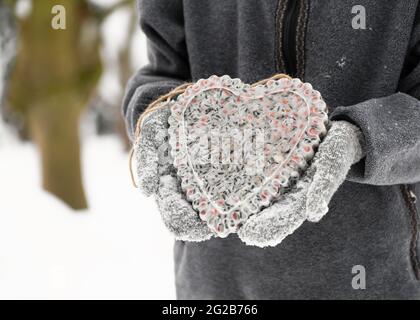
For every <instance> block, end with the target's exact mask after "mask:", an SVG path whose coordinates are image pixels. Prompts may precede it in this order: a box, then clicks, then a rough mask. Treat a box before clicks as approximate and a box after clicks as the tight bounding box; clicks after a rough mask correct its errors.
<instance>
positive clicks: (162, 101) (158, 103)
mask: <svg viewBox="0 0 420 320" xmlns="http://www.w3.org/2000/svg"><path fill="white" fill-rule="evenodd" d="M284 78H287V79H292V77H290V76H289V75H287V74H284V73H278V74H275V75H273V76H272V77H270V78H267V79H264V80H261V81H258V82H255V83H253V84H252V85H251V86H252V87H256V86H261V85H265V84H266V83H267V82H269V81H275V80H279V79H284ZM193 84H194V83H192V82H187V83H184V84H182V85H180V86H178V87H176V88H175V89H173V90H172V91H170V92H169V93H167V94H165V95H163V96H160V97H159V98H158V99H156V100H154V101H153V102H152V103H151V104H149V106H148V107H147V108H146V109H145V110H144V112H143V113H142V114H141V116H140V117H139V119H138V121H137V124H136V130H135V134H134V138H135V141H137V140H138V139H139V138H140V135H141V127H142V125H143V122H144V120H145V119H146V118H147V116H148V115H150V114H151V113H152V112H154V111H156V110H158V109H160V108H164V107H165V106H166V105H167V104H168V103H169V102H170V101H171V100H173V99H174V98H175V97H177V96H178V95H180V94H183V93H184V92H185V91H186V90H187V88H188V87H190V86H192V85H193ZM134 155H135V148H134V145H133V147H132V148H131V151H130V156H129V160H128V161H129V170H130V177H131V182H132V183H133V186H134V187H135V188H138V184H137V182H136V179H135V176H134V173H133V159H134Z"/></svg>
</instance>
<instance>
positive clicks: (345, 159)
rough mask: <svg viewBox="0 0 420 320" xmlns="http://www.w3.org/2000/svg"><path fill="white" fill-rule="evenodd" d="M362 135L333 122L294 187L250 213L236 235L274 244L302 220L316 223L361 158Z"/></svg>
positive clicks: (250, 242)
mask: <svg viewBox="0 0 420 320" xmlns="http://www.w3.org/2000/svg"><path fill="white" fill-rule="evenodd" d="M362 141H363V136H362V133H361V132H360V130H359V129H358V128H357V127H356V126H354V125H352V124H350V123H348V122H346V121H333V122H332V125H331V128H330V130H329V131H328V133H327V136H326V137H325V139H324V141H323V142H322V143H321V144H320V146H319V148H318V151H317V153H316V154H315V157H314V159H313V160H312V163H311V165H310V166H309V167H308V169H307V170H306V171H305V173H304V175H303V176H302V177H301V178H300V179H299V180H298V182H297V183H296V186H295V187H294V188H293V189H292V191H290V192H289V193H287V194H285V195H284V196H283V198H281V199H280V200H279V201H277V202H275V203H274V204H273V205H271V206H270V207H269V208H267V209H265V210H263V211H262V212H260V213H259V214H256V215H254V216H251V217H250V218H249V219H248V220H247V221H246V222H245V223H244V225H243V226H242V227H241V228H240V229H239V231H238V235H239V237H240V238H241V240H242V241H244V242H245V243H246V244H248V245H255V246H258V247H266V246H276V245H278V244H279V243H280V242H282V241H283V239H284V238H286V237H287V236H288V235H290V234H292V233H293V232H294V231H295V230H296V229H297V228H299V227H300V225H301V224H302V223H303V222H304V221H305V220H309V221H311V222H318V221H319V220H320V219H321V218H322V217H323V216H324V215H325V214H326V213H327V212H328V203H329V202H330V200H331V198H332V196H333V195H334V193H335V192H336V191H337V189H338V187H339V186H340V185H341V184H342V183H343V182H344V180H345V178H346V176H347V173H348V171H349V170H350V167H351V165H352V164H354V163H356V162H358V161H359V160H360V159H362V157H363V146H362V143H363V142H362Z"/></svg>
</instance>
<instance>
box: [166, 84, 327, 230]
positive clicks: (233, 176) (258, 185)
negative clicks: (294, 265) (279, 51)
mask: <svg viewBox="0 0 420 320" xmlns="http://www.w3.org/2000/svg"><path fill="white" fill-rule="evenodd" d="M170 108H171V116H170V117H169V120H168V121H169V144H170V147H171V155H172V157H173V160H174V166H175V168H176V170H177V174H178V177H179V178H180V179H181V186H182V189H183V191H184V192H185V194H186V198H187V199H188V200H189V201H190V202H191V203H192V206H193V207H194V209H195V210H197V212H198V214H199V216H200V217H201V219H203V220H204V221H206V222H207V223H208V225H209V227H210V228H211V229H212V230H213V231H214V232H215V233H216V234H218V235H219V236H221V237H224V236H227V235H228V234H229V233H232V232H235V231H237V229H238V228H239V227H240V226H241V225H242V224H243V223H244V221H245V220H246V219H248V217H249V216H250V215H253V214H256V213H258V212H259V211H260V210H261V209H262V208H264V207H267V206H269V205H270V204H271V203H272V202H273V201H274V200H276V199H278V198H279V197H280V196H281V195H282V194H284V193H286V192H287V191H288V190H289V189H290V187H291V186H292V185H293V184H294V183H295V182H296V180H297V179H298V178H299V176H300V175H301V174H302V172H303V171H304V170H305V169H306V167H307V165H308V162H309V161H310V160H311V159H312V158H313V156H314V152H315V150H316V147H317V146H318V145H319V143H320V141H321V138H322V137H323V135H325V133H326V124H327V122H328V116H327V108H326V104H325V102H324V101H323V100H322V97H321V95H320V93H319V92H318V91H316V90H314V89H313V88H312V86H311V85H310V84H309V83H302V82H301V81H300V80H299V79H289V78H283V79H280V80H269V81H268V82H266V84H264V85H258V86H251V85H249V84H245V83H243V82H241V80H239V79H231V78H230V77H228V76H223V77H217V76H212V77H210V78H209V79H201V80H199V81H198V82H196V83H195V84H193V85H191V86H190V87H188V88H187V89H186V90H185V92H184V93H183V94H181V95H179V96H178V98H177V99H176V100H173V101H171V102H170Z"/></svg>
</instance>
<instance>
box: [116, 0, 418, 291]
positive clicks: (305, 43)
mask: <svg viewBox="0 0 420 320" xmlns="http://www.w3.org/2000/svg"><path fill="white" fill-rule="evenodd" d="M356 5H361V6H363V7H360V6H358V7H354V6H356ZM139 12H140V17H141V26H142V28H143V30H144V31H145V33H146V35H147V37H148V46H149V53H150V65H148V66H147V67H145V68H143V69H141V70H140V71H139V72H138V73H137V74H136V75H135V76H134V77H133V78H132V79H131V81H130V82H129V84H128V88H127V93H126V98H125V102H124V115H125V118H126V121H127V126H128V130H129V133H130V135H131V136H132V135H133V128H134V127H135V124H136V121H137V119H138V117H139V114H140V113H141V112H142V111H143V110H144V109H145V108H146V107H147V105H148V104H149V103H150V102H151V101H153V100H154V99H156V98H157V97H158V96H160V95H162V94H164V93H166V92H168V91H169V90H171V89H172V88H174V87H176V86H178V85H179V84H181V83H182V82H184V81H191V80H192V81H195V80H197V79H199V78H206V77H209V76H210V75H212V74H216V75H224V74H228V75H230V76H231V77H239V78H241V79H242V80H243V81H245V82H249V83H252V82H255V81H257V80H260V79H264V78H267V77H270V76H271V75H273V74H275V73H277V72H286V73H289V74H291V75H293V76H297V77H300V78H302V79H304V80H305V81H307V82H310V83H311V84H312V85H313V87H314V88H316V89H317V90H319V91H320V92H321V94H322V95H323V97H324V99H325V100H326V102H327V104H328V106H329V107H330V110H331V113H330V116H331V118H332V119H345V120H347V121H350V122H352V123H354V124H356V125H357V126H358V127H360V128H361V130H362V132H363V134H364V136H365V139H366V145H367V147H366V151H367V155H366V158H364V159H363V160H362V161H361V162H359V163H358V164H356V165H354V166H353V168H352V169H351V172H350V174H349V175H348V179H347V181H346V182H345V183H344V184H343V185H342V186H341V187H340V189H339V190H338V191H337V193H336V194H335V196H334V198H333V199H332V201H331V203H330V211H329V212H328V213H327V215H326V216H325V217H324V218H323V219H322V220H321V221H320V222H319V223H310V222H305V223H304V224H303V225H302V227H301V228H299V229H298V230H297V231H296V232H295V233H294V234H292V235H291V236H289V237H288V238H286V239H285V240H284V241H283V242H282V243H281V244H280V245H278V246H277V247H274V248H266V249H260V248H256V247H249V246H245V245H244V244H243V243H242V242H241V241H240V240H239V239H238V238H237V236H235V235H231V236H229V237H228V238H227V239H212V240H210V241H206V242H202V243H187V242H176V244H175V266H176V270H175V271H176V288H177V294H178V298H180V299H419V298H420V281H419V280H420V271H419V262H418V248H417V242H418V239H417V233H418V231H417V227H418V220H419V219H418V211H417V209H418V208H417V207H416V206H417V205H418V204H416V203H415V202H414V200H415V194H416V193H417V195H420V184H418V182H420V101H419V100H418V99H419V98H420V7H419V1H418V0H403V1H402V0H387V1H382V0H357V1H353V0H351V1H348V0H295V1H293V0H228V1H227V0H198V1H197V0H143V1H139ZM363 13H365V17H366V19H363ZM364 22H366V23H365V24H364ZM416 189H417V190H416ZM355 266H363V267H364V269H365V271H366V288H365V289H364V290H363V289H354V288H353V286H352V283H353V284H354V281H352V280H353V277H355V276H357V274H353V273H352V271H355V270H356V269H354V267H355ZM357 270H360V269H357Z"/></svg>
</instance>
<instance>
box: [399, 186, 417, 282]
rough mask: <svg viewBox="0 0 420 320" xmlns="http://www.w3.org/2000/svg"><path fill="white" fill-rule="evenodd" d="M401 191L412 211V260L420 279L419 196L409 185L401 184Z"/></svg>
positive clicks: (414, 269)
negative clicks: (419, 246)
mask: <svg viewBox="0 0 420 320" xmlns="http://www.w3.org/2000/svg"><path fill="white" fill-rule="evenodd" d="M401 192H402V195H403V198H404V201H405V204H406V206H407V208H408V211H409V213H410V220H411V241H410V261H411V266H412V268H413V272H414V276H415V277H416V279H417V280H420V261H419V257H418V252H417V249H418V248H417V243H418V239H419V229H418V227H419V226H418V223H419V222H418V217H419V216H418V211H417V206H416V202H417V197H416V195H415V194H414V191H413V189H412V188H411V187H410V186H409V185H401Z"/></svg>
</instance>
